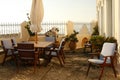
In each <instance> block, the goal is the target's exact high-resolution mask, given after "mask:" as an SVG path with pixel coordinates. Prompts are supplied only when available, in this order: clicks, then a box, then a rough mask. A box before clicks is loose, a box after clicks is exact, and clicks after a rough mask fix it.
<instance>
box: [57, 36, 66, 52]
mask: <svg viewBox="0 0 120 80" xmlns="http://www.w3.org/2000/svg"><path fill="white" fill-rule="evenodd" d="M64 45H65V38H63V39H62V40H61V42H60V45H59V48H58V49H59V50H60V49H61V48H62V47H63V46H64Z"/></svg>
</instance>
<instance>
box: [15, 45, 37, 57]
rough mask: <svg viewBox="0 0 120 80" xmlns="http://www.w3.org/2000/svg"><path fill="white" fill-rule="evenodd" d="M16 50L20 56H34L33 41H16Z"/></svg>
mask: <svg viewBox="0 0 120 80" xmlns="http://www.w3.org/2000/svg"><path fill="white" fill-rule="evenodd" d="M17 50H18V54H19V56H20V58H25V59H27V58H34V57H35V54H34V51H35V49H34V44H33V43H17Z"/></svg>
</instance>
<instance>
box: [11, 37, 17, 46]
mask: <svg viewBox="0 0 120 80" xmlns="http://www.w3.org/2000/svg"><path fill="white" fill-rule="evenodd" d="M11 41H12V45H13V46H15V45H17V42H16V40H15V38H12V39H11Z"/></svg>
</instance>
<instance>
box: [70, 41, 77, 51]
mask: <svg viewBox="0 0 120 80" xmlns="http://www.w3.org/2000/svg"><path fill="white" fill-rule="evenodd" d="M76 47H77V45H76V42H73V41H70V43H69V48H70V50H75V49H76Z"/></svg>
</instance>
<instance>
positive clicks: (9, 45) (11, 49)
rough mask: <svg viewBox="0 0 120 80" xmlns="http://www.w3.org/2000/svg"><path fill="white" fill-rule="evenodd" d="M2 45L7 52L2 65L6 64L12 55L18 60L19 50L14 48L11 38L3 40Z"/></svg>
mask: <svg viewBox="0 0 120 80" xmlns="http://www.w3.org/2000/svg"><path fill="white" fill-rule="evenodd" d="M1 45H2V48H3V50H4V53H5V56H4V59H3V62H2V65H4V63H5V61H6V59H7V58H8V57H12V59H14V60H15V62H16V57H17V54H18V52H17V51H15V50H14V47H13V45H12V42H11V40H10V39H4V40H1ZM16 63H17V62H16Z"/></svg>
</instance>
